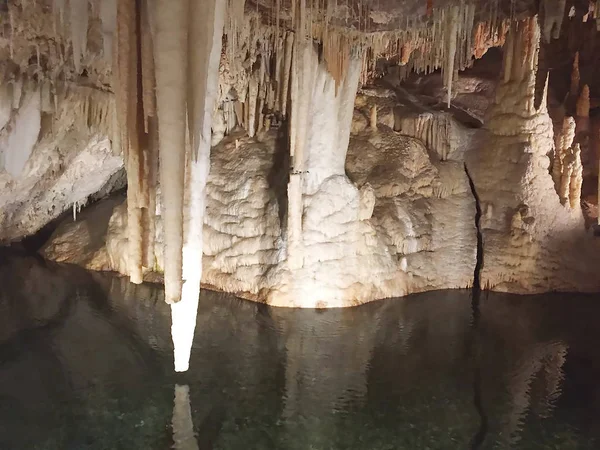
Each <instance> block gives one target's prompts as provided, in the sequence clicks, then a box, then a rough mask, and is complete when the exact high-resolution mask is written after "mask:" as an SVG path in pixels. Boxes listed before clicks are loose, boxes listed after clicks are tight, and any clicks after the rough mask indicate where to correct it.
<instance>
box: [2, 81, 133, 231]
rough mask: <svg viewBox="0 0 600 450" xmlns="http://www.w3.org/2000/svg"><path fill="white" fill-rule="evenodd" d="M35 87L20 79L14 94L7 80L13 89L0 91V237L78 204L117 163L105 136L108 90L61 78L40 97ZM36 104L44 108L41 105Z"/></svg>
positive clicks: (109, 101) (109, 105)
mask: <svg viewBox="0 0 600 450" xmlns="http://www.w3.org/2000/svg"><path fill="white" fill-rule="evenodd" d="M15 84H16V82H15ZM43 91H44V90H43V89H41V88H40V86H39V85H38V84H37V83H34V82H32V81H26V82H25V83H23V87H22V92H21V91H20V92H19V93H18V97H19V98H18V99H17V98H16V96H17V93H16V91H15V89H14V85H13V90H12V92H13V96H11V97H7V96H2V98H0V101H1V102H2V105H3V106H2V108H0V109H2V110H3V111H8V117H9V119H8V120H7V121H6V124H5V125H4V127H3V128H2V130H0V242H11V241H16V240H19V239H21V238H23V237H25V236H29V235H31V234H33V233H35V232H37V231H38V230H39V229H41V228H42V227H43V226H44V225H46V224H47V223H48V222H50V221H51V220H52V219H55V218H57V217H58V216H59V215H60V214H61V213H63V212H64V211H67V210H69V209H71V208H73V206H74V205H75V207H77V205H81V204H86V203H87V201H88V198H89V197H90V196H91V195H93V194H96V193H97V192H98V191H101V190H102V188H103V187H104V186H105V185H106V184H107V183H110V181H111V178H112V177H113V176H114V175H115V174H116V173H117V172H118V171H119V170H120V169H121V168H122V167H123V160H122V158H121V156H120V155H115V154H113V151H112V150H111V145H110V141H109V139H108V137H107V136H109V134H110V129H111V127H110V114H111V112H112V111H113V109H112V101H113V100H112V97H111V95H110V94H107V93H103V92H100V91H97V90H94V89H90V88H85V87H75V86H69V87H66V86H65V87H62V89H60V90H58V92H54V94H53V101H52V102H51V104H50V105H44V103H45V102H43V101H42V100H43V99H42V98H41V97H40V96H41V95H42V94H43ZM8 102H10V103H8ZM7 104H8V105H9V106H6V105H7ZM15 106H16V107H15ZM44 106H47V107H51V112H41V111H40V110H41V109H43V108H42V107H44Z"/></svg>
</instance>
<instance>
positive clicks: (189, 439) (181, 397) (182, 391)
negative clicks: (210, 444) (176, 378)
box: [172, 384, 199, 450]
mask: <svg viewBox="0 0 600 450" xmlns="http://www.w3.org/2000/svg"><path fill="white" fill-rule="evenodd" d="M172 424H173V442H174V446H173V448H174V449H175V450H199V449H198V442H197V441H196V435H195V434H194V423H193V422H192V407H191V405H190V387H189V386H188V385H183V386H180V385H178V384H176V385H175V404H174V405H173V422H172Z"/></svg>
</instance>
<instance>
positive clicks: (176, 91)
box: [153, 0, 189, 304]
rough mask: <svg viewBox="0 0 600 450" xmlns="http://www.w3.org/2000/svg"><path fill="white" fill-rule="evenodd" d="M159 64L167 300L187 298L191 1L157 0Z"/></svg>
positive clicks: (155, 13)
mask: <svg viewBox="0 0 600 450" xmlns="http://www.w3.org/2000/svg"><path fill="white" fill-rule="evenodd" d="M154 6H155V8H156V9H155V11H154V14H153V21H154V23H153V27H154V33H155V35H154V36H153V38H154V39H153V42H154V62H155V67H156V103H157V105H156V106H157V116H158V140H159V158H160V186H161V192H162V217H163V221H164V229H165V248H164V258H165V261H166V264H165V300H166V302H167V303H170V304H172V303H176V302H178V301H179V300H180V299H181V289H182V284H183V283H182V263H183V256H182V255H183V194H184V178H185V150H186V146H185V144H186V93H187V89H186V88H187V43H188V32H187V28H188V27H187V24H188V19H189V17H188V14H189V0H155V3H154Z"/></svg>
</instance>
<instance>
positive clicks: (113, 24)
mask: <svg viewBox="0 0 600 450" xmlns="http://www.w3.org/2000/svg"><path fill="white" fill-rule="evenodd" d="M100 21H101V22H102V41H103V46H104V58H106V60H107V61H108V62H109V64H112V55H113V37H114V35H115V33H116V30H117V0H103V1H102V2H100Z"/></svg>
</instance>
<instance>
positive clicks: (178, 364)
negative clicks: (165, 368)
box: [171, 0, 225, 372]
mask: <svg viewBox="0 0 600 450" xmlns="http://www.w3.org/2000/svg"><path fill="white" fill-rule="evenodd" d="M224 22H225V3H224V2H223V1H221V0H209V1H205V0H204V1H203V0H191V14H190V36H189V37H190V40H189V42H190V44H189V45H190V47H189V49H190V50H189V57H190V60H189V80H190V81H193V83H190V87H189V89H190V91H189V95H188V105H189V106H188V107H189V113H188V116H189V117H190V134H191V139H190V140H191V145H192V154H191V155H190V156H191V157H190V158H188V164H189V170H188V179H187V180H186V181H187V182H186V184H187V190H188V196H189V199H188V211H187V234H186V241H185V247H184V254H183V279H184V284H183V291H182V296H181V301H180V302H179V303H175V304H173V305H171V318H172V328H171V334H172V338H173V344H174V348H175V370H176V371H178V372H183V371H186V370H187V369H188V367H189V360H190V353H191V350H192V342H193V340H194V330H195V327H196V314H197V311H198V299H199V296H200V281H201V279H202V244H203V242H202V233H203V225H204V211H205V206H206V199H205V197H206V192H205V189H206V182H207V179H208V173H209V169H210V145H211V121H212V117H213V113H214V111H215V107H216V100H217V96H218V86H219V79H218V77H219V62H220V57H221V43H222V36H223V26H224ZM199 23H203V25H202V26H197V24H199Z"/></svg>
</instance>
